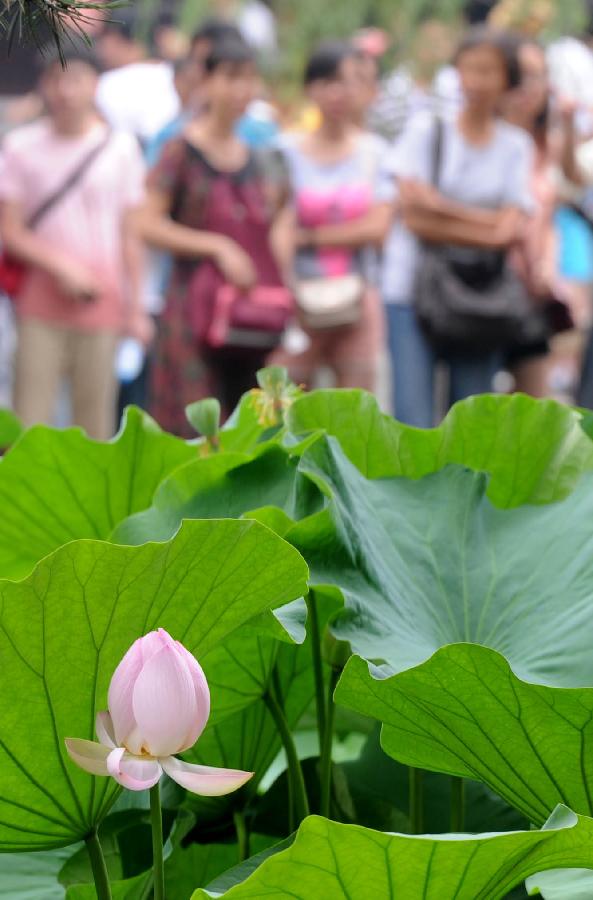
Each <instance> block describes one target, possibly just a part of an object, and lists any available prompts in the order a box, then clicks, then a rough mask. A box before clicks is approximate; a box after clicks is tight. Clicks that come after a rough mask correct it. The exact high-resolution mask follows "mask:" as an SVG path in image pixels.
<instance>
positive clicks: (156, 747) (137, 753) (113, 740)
mask: <svg viewBox="0 0 593 900" xmlns="http://www.w3.org/2000/svg"><path fill="white" fill-rule="evenodd" d="M108 706H109V709H108V710H107V711H106V712H99V713H98V714H97V719H96V723H95V728H96V732H97V737H98V738H99V743H97V742H95V741H85V740H80V739H78V738H67V739H66V749H67V751H68V753H69V755H70V757H71V759H72V760H73V761H74V762H75V763H76V764H77V765H78V766H80V768H82V769H84V770H85V771H86V772H90V773H91V774H93V775H111V776H112V777H113V778H114V779H115V780H116V781H117V782H118V784H121V785H122V787H125V788H128V789H129V790H132V791H142V790H146V789H148V788H151V787H153V786H154V785H155V784H156V783H157V781H158V780H159V779H160V777H161V775H162V773H163V772H166V773H167V775H169V777H170V778H172V779H173V780H174V781H176V782H177V783H178V784H180V785H181V786H182V787H184V788H186V789H187V790H188V791H191V792H192V793H195V794H200V795H202V796H205V797H217V796H221V795H223V794H230V793H231V792H232V791H235V790H237V789H238V788H240V787H241V786H242V785H243V784H245V782H246V781H248V780H249V779H250V778H251V776H252V774H253V773H252V772H241V771H237V770H234V769H217V768H212V767H210V766H196V765H190V764H189V763H185V762H182V761H181V760H178V759H176V758H175V754H177V753H183V751H184V750H189V748H190V747H193V745H194V744H195V743H196V741H197V740H198V738H199V736H200V735H201V734H202V732H203V730H204V728H205V727H206V723H207V721H208V717H209V715H210V690H209V688H208V682H207V681H206V676H205V675H204V672H203V671H202V667H201V666H200V664H199V663H198V661H197V660H196V659H195V658H194V657H193V656H192V654H191V653H190V652H189V651H188V650H186V648H185V647H184V646H183V645H182V644H180V643H179V641H175V640H173V638H172V637H171V635H169V634H168V633H167V632H166V631H165V630H164V629H162V628H159V630H158V631H151V632H150V634H147V635H145V636H144V637H142V638H139V639H138V640H137V641H135V642H134V643H133V644H132V646H131V647H130V649H129V650H128V652H127V653H126V655H125V656H124V658H123V659H122V661H121V662H120V664H119V665H118V667H117V669H116V670H115V672H114V674H113V677H112V679H111V684H110V685H109V692H108Z"/></svg>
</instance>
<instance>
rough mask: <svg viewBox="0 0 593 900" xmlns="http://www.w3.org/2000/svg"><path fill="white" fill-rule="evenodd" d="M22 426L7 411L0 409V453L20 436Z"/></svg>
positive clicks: (12, 414) (13, 415)
mask: <svg viewBox="0 0 593 900" xmlns="http://www.w3.org/2000/svg"><path fill="white" fill-rule="evenodd" d="M22 431H23V426H22V425H21V423H20V422H19V420H18V419H17V417H16V416H15V414H14V413H12V412H11V411H10V410H9V409H0V452H2V451H3V450H7V449H8V448H9V447H10V446H12V444H14V443H15V441H16V440H17V439H18V438H19V437H20V436H21V434H22Z"/></svg>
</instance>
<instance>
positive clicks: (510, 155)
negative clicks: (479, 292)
mask: <svg viewBox="0 0 593 900" xmlns="http://www.w3.org/2000/svg"><path fill="white" fill-rule="evenodd" d="M435 134H436V132H435V119H434V116H432V115H430V114H426V113H421V114H419V115H417V116H416V117H415V118H414V119H412V120H411V121H410V123H409V125H408V127H407V128H406V130H405V131H404V133H403V135H402V136H401V138H400V139H399V140H398V141H397V142H396V144H395V146H394V148H393V150H392V153H391V158H390V160H389V161H388V162H387V169H388V171H390V172H391V174H392V175H393V176H395V178H396V179H397V177H402V178H416V179H419V180H421V181H425V182H428V183H430V182H431V181H432V169H433V160H434V146H435ZM532 160H533V144H532V141H531V138H530V137H529V136H528V135H527V133H526V132H524V131H522V130H521V129H519V128H515V127H514V126H513V125H509V124H507V123H506V122H503V121H501V120H499V121H498V122H497V123H496V128H495V132H494V137H493V139H492V140H491V141H490V143H489V144H487V145H485V146H482V147H476V146H473V145H472V144H469V143H468V142H467V141H466V140H465V138H464V137H463V136H462V134H461V133H460V131H459V128H458V127H457V124H456V123H455V122H447V121H444V122H443V148H442V158H441V173H440V179H439V189H440V190H441V192H442V193H443V194H444V195H445V196H446V197H448V198H449V199H450V200H455V201H457V202H458V203H461V204H463V205H464V206H474V207H478V208H483V209H500V208H501V207H503V206H516V207H519V208H520V209H523V210H525V211H526V212H531V210H532V209H533V198H532V196H531V171H532ZM419 250H420V244H419V241H418V239H417V238H416V237H415V235H414V234H412V232H411V231H408V229H407V228H406V227H405V225H403V224H402V222H401V220H400V221H396V223H395V225H394V226H393V228H392V230H391V233H390V235H389V237H388V238H387V242H386V245H385V251H384V256H383V275H382V287H383V296H384V298H385V301H386V302H387V303H398V304H408V303H411V302H412V301H413V292H414V280H415V277H416V270H417V266H418V261H419Z"/></svg>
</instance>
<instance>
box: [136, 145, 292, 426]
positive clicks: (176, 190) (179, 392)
mask: <svg viewBox="0 0 593 900" xmlns="http://www.w3.org/2000/svg"><path fill="white" fill-rule="evenodd" d="M278 171H279V170H278V165H274V164H273V161H272V158H271V157H268V156H265V157H264V156H262V155H261V154H257V153H254V152H253V151H251V152H250V154H249V157H248V159H247V162H246V163H245V164H244V165H243V166H242V167H241V168H239V169H237V170H235V171H232V172H227V171H224V172H223V171H220V170H218V169H216V168H214V166H213V165H212V164H211V163H210V162H209V161H208V160H207V158H206V157H205V155H204V154H203V153H202V152H201V151H200V150H199V149H198V148H197V147H195V146H194V145H193V144H190V143H189V142H188V141H187V140H185V139H184V138H179V139H175V140H173V141H170V142H169V143H168V144H167V145H166V146H165V148H164V151H163V154H162V157H161V160H160V161H159V163H158V164H157V165H156V167H155V168H154V169H153V170H152V171H151V173H150V175H149V182H148V183H149V187H152V188H153V189H156V190H159V191H162V192H166V193H167V194H168V195H169V196H170V198H171V218H172V219H173V220H174V221H175V222H178V223H179V224H181V225H185V226H187V227H189V228H195V229H196V230H202V229H203V224H202V222H203V214H204V207H205V202H206V200H207V198H208V196H209V195H210V192H211V191H212V190H214V189H215V187H216V183H217V181H219V180H220V179H226V180H231V181H232V182H233V183H234V185H237V186H239V187H240V189H241V190H244V191H246V192H248V193H249V195H250V197H251V198H253V196H254V194H255V196H257V197H259V198H260V200H261V210H262V215H265V216H267V217H268V220H269V224H270V226H271V224H272V221H273V218H274V215H275V211H276V210H277V208H278V203H279V201H277V198H278V197H279V196H280V189H279V175H278ZM224 214H225V213H224V212H223V215H224ZM232 214H233V211H232V210H231V209H229V210H228V215H229V217H230V216H231V215H232ZM219 218H220V216H219ZM229 230H231V228H230V219H229ZM221 232H222V233H224V222H223V228H222V229H221ZM199 264H200V263H199V261H196V260H191V259H190V260H188V259H186V258H175V259H174V263H173V273H172V277H171V282H170V285H169V289H168V291H167V297H166V303H165V309H164V311H163V314H162V316H161V318H160V321H159V324H158V330H157V339H156V347H155V354H154V363H153V371H152V383H151V403H150V411H151V414H152V415H153V416H154V418H155V419H156V420H157V422H158V423H159V424H160V425H161V426H162V427H163V428H165V429H166V430H167V431H170V432H171V433H172V434H177V435H180V436H182V437H191V436H195V435H194V433H193V431H192V429H191V427H190V426H189V424H188V422H187V420H186V417H185V407H186V406H187V405H188V404H190V403H193V402H194V401H196V400H202V399H204V398H205V397H216V398H217V399H218V400H219V401H220V403H221V406H222V410H223V416H225V417H226V416H227V415H229V414H230V412H232V410H233V408H234V407H235V405H236V404H237V402H238V401H239V399H240V397H241V396H242V394H243V393H245V392H246V391H247V390H249V389H250V388H252V387H254V386H255V373H256V372H257V370H258V369H259V368H261V367H262V366H264V365H265V362H266V356H267V353H268V351H266V350H259V349H251V348H249V349H247V348H241V349H231V348H229V349H226V348H222V349H216V350H212V349H210V348H208V347H205V346H203V345H201V344H200V343H199V341H198V340H197V339H196V336H195V333H194V331H193V329H192V327H191V324H190V316H189V287H190V282H191V280H192V278H193V276H194V274H195V271H196V266H198V265H199Z"/></svg>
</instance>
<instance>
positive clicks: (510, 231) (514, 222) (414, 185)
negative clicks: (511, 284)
mask: <svg viewBox="0 0 593 900" xmlns="http://www.w3.org/2000/svg"><path fill="white" fill-rule="evenodd" d="M399 199H400V210H401V215H402V218H403V221H404V223H405V225H406V226H407V227H408V228H409V229H410V231H412V232H414V234H416V235H417V237H420V238H421V239H422V240H425V241H429V242H433V243H443V244H445V243H454V244H461V245H467V246H473V247H488V248H492V249H503V248H505V247H508V246H510V245H511V244H512V243H514V242H515V241H516V240H518V238H519V237H520V236H521V233H522V229H523V224H524V214H523V213H522V212H521V210H519V209H518V208H517V207H515V206H505V207H503V208H501V209H498V210H492V209H483V208H480V207H469V206H463V205H462V204H459V203H456V202H455V201H451V200H448V199H447V198H446V197H443V195H442V194H440V193H439V192H438V191H437V190H436V189H435V188H434V187H432V186H431V185H428V184H423V183H422V182H418V181H413V180H402V181H401V182H400V198H399Z"/></svg>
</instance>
